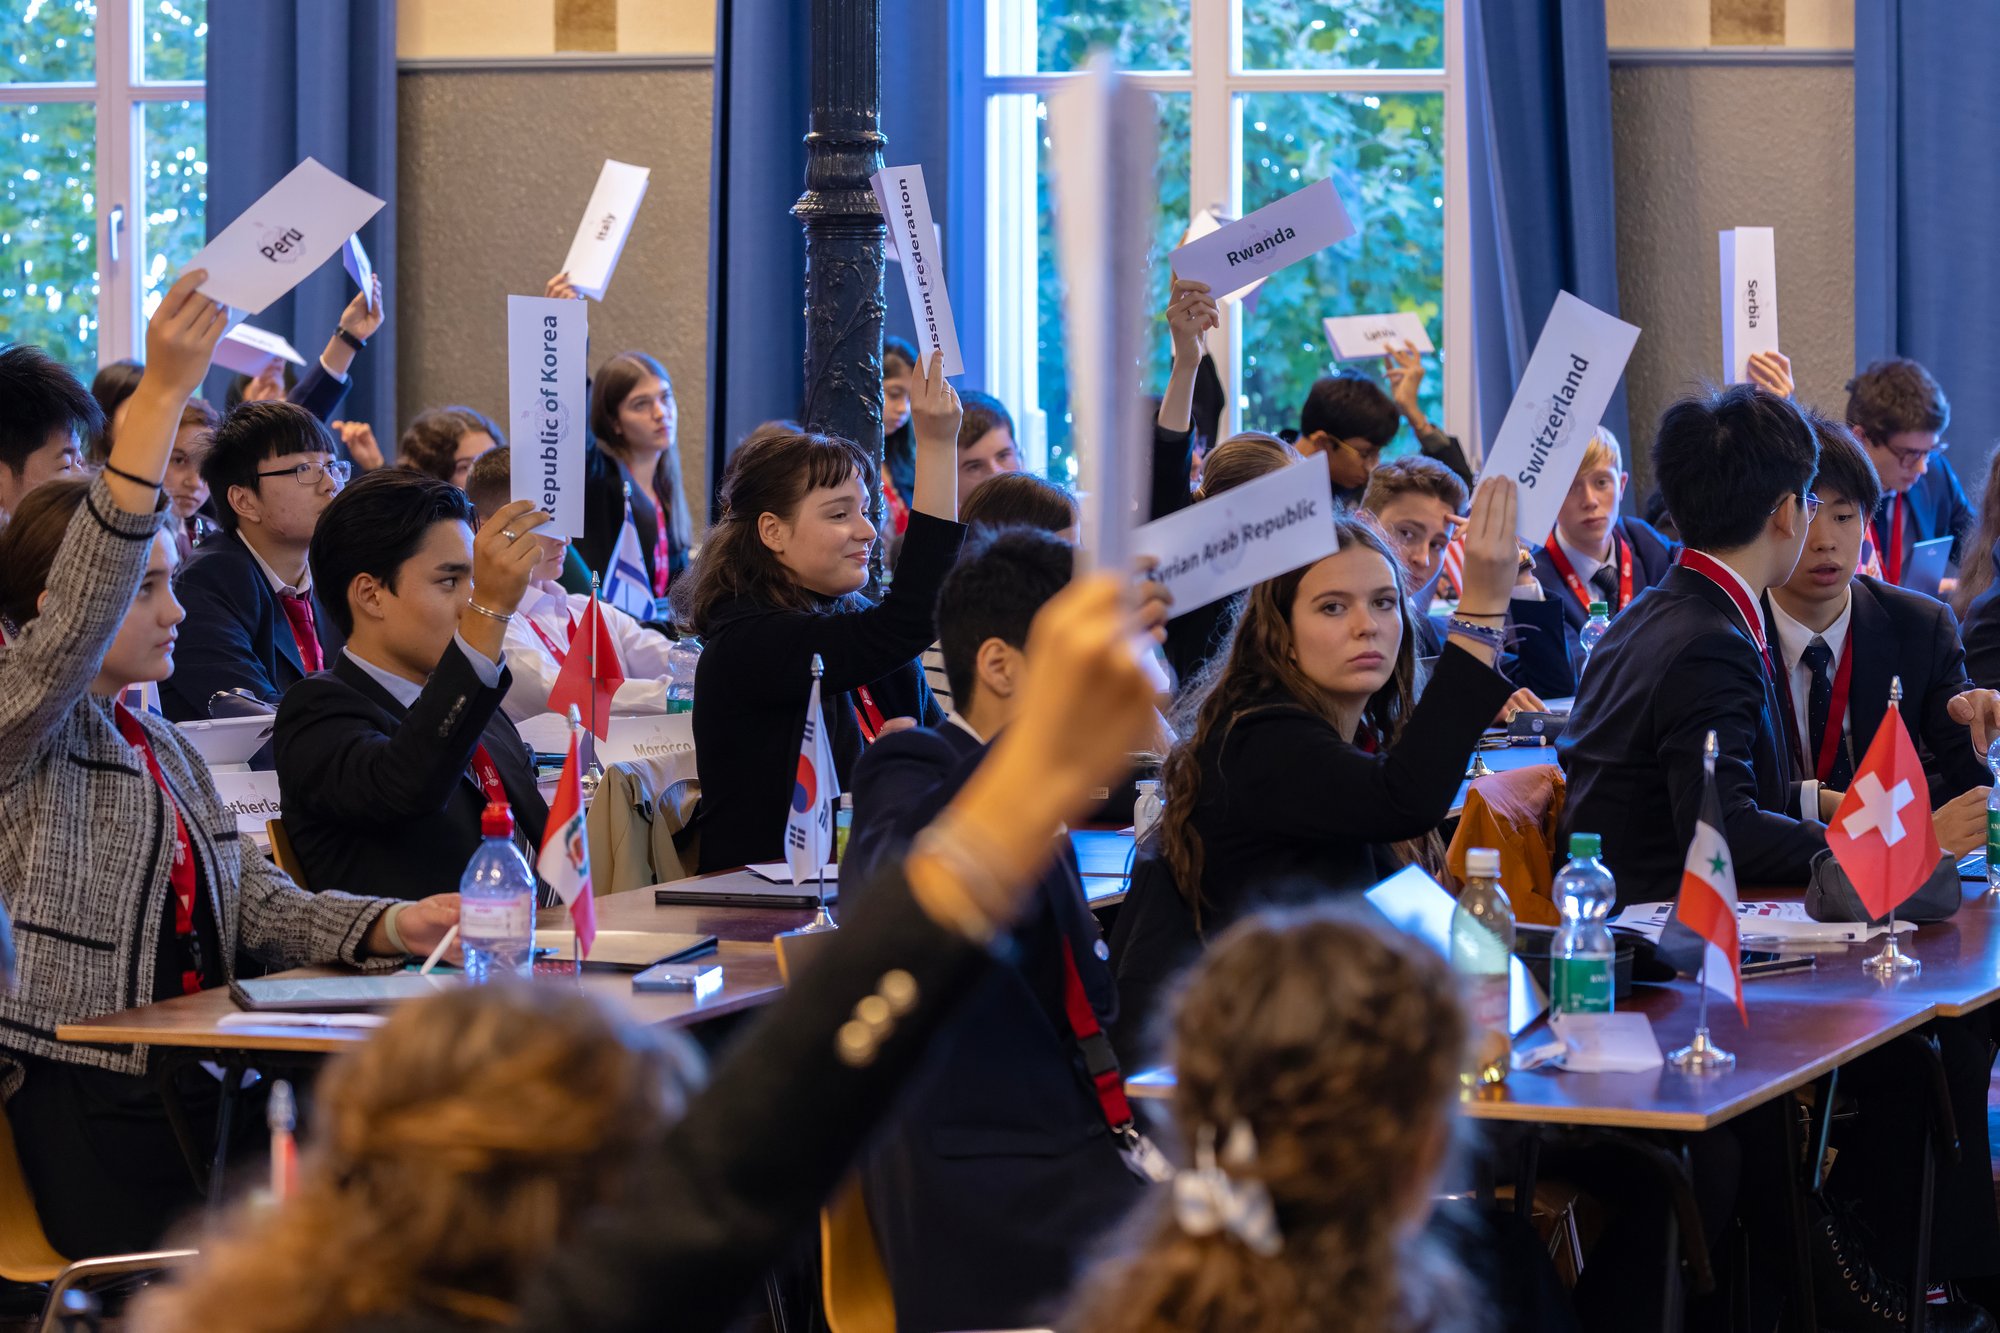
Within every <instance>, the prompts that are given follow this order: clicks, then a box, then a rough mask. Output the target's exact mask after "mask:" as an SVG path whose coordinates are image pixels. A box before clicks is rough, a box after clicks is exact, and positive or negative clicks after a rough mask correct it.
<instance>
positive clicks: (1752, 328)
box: [1718, 227, 1778, 384]
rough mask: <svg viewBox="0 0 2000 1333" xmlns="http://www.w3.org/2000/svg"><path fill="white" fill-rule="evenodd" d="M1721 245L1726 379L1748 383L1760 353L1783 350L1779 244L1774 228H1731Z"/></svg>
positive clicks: (1724, 367)
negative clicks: (1752, 363)
mask: <svg viewBox="0 0 2000 1333" xmlns="http://www.w3.org/2000/svg"><path fill="white" fill-rule="evenodd" d="M1718 234H1719V236H1720V237H1721V240H1722V378H1723V382H1724V383H1727V384H1741V383H1743V382H1744V381H1745V380H1747V379H1749V378H1750V377H1749V375H1748V374H1747V373H1746V372H1745V370H1744V367H1745V366H1746V365H1747V364H1748V363H1749V360H1750V358H1751V357H1752V356H1754V355H1756V354H1757V353H1758V352H1775V351H1777V350H1778V240H1777V233H1776V232H1775V231H1773V230H1772V229H1771V228H1769V227H1731V228H1729V229H1727V230H1726V231H1723V232H1720V233H1718Z"/></svg>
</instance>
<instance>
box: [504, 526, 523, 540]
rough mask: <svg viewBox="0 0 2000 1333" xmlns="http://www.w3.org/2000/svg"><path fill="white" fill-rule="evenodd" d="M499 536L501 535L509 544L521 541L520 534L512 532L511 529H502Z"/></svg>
mask: <svg viewBox="0 0 2000 1333" xmlns="http://www.w3.org/2000/svg"><path fill="white" fill-rule="evenodd" d="M500 535H501V536H502V537H505V538H506V539H507V540H508V541H510V542H517V541H519V540H521V534H520V533H518V532H516V531H514V529H512V528H502V529H500Z"/></svg>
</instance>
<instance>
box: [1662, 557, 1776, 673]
mask: <svg viewBox="0 0 2000 1333" xmlns="http://www.w3.org/2000/svg"><path fill="white" fill-rule="evenodd" d="M1681 568H1683V569H1687V570H1692V571H1693V572H1694V573H1697V574H1699V575H1701V576H1702V577H1703V578H1705V579H1707V580H1708V581H1709V582H1710V583H1713V584H1714V585H1715V586H1716V587H1718V588H1720V589H1722V591H1723V592H1724V593H1726V594H1728V597H1729V600H1730V603H1731V604H1732V605H1734V606H1735V608H1736V610H1737V613H1738V614H1739V615H1741V616H1742V617H1743V627H1744V628H1745V629H1747V630H1749V631H1750V637H1751V638H1752V639H1753V640H1755V641H1756V644H1757V652H1758V654H1759V655H1760V656H1762V657H1763V659H1764V670H1765V672H1766V673H1768V674H1769V675H1771V676H1773V677H1775V676H1776V675H1777V672H1776V671H1774V670H1772V668H1771V645H1770V644H1768V643H1766V642H1765V641H1764V617H1762V616H1760V615H1758V614H1757V605H1756V603H1754V602H1752V601H1751V600H1750V594H1749V593H1747V592H1745V591H1743V584H1742V581H1741V580H1739V579H1738V578H1737V577H1736V575H1735V573H1734V572H1732V571H1731V570H1730V568H1729V567H1728V566H1727V565H1725V564H1723V563H1722V562H1721V561H1720V560H1717V559H1716V558H1715V557H1714V556H1712V555H1707V554H1704V553H1703V552H1701V551H1697V550H1694V549H1693V548H1691V547H1690V548H1686V549H1683V550H1682V551H1681Z"/></svg>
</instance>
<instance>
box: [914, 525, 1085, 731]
mask: <svg viewBox="0 0 2000 1333" xmlns="http://www.w3.org/2000/svg"><path fill="white" fill-rule="evenodd" d="M1075 569H1076V548H1075V547H1073V546H1071V545H1070V544H1069V543H1068V542H1065V541H1063V540H1062V539H1061V538H1059V537H1057V536H1056V535H1055V534H1054V533H1051V532H1043V531H1042V530H1041V529H1039V528H1025V527H1008V528H979V529H976V530H975V531H974V532H973V534H972V535H971V536H970V537H969V538H967V539H966V543H965V549H964V550H963V551H962V552H960V554H959V557H958V563H957V564H955V565H953V566H952V567H951V572H950V573H949V574H947V575H945V579H944V586H943V587H942V588H941V589H939V591H938V604H937V629H938V645H939V647H940V648H941V649H942V650H943V652H944V675H945V680H946V681H947V682H949V683H950V685H951V696H952V698H953V699H954V700H956V701H958V703H959V705H960V707H963V706H964V705H965V704H967V703H969V702H970V701H971V699H972V690H973V685H974V683H975V682H976V681H977V680H978V677H979V645H980V644H982V643H985V642H986V641H987V640H988V639H998V640H1000V641H1001V642H1002V643H1005V644H1008V645H1010V646H1012V647H1015V648H1025V647H1026V646H1027V644H1028V625H1029V623H1030V622H1032V621H1033V620H1034V618H1035V613H1036V612H1037V611H1039V610H1041V609H1042V604H1043V603H1044V602H1046V601H1048V600H1049V598H1051V597H1053V596H1055V595H1056V594H1057V593H1059V592H1061V591H1062V590H1063V586H1064V585H1065V584H1067V583H1068V582H1069V580H1070V576H1071V574H1072V573H1074V572H1075Z"/></svg>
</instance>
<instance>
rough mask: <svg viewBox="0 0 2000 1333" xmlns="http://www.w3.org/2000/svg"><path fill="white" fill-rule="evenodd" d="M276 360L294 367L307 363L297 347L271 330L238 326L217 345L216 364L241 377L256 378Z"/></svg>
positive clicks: (244, 325) (246, 325)
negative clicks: (286, 362) (287, 362)
mask: <svg viewBox="0 0 2000 1333" xmlns="http://www.w3.org/2000/svg"><path fill="white" fill-rule="evenodd" d="M273 361H289V362H291V363H292V364H293V365H295V366H303V365H304V364H305V363H306V359H305V357H303V356H301V355H300V354H299V349H298V348H296V347H294V346H292V345H291V344H290V343H288V342H286V341H285V340H284V339H283V338H281V337H279V336H278V335H277V334H275V333H272V332H271V331H269V330H268V329H260V328H256V327H255V326H253V325H249V324H238V325H237V326H236V327H235V328H233V329H231V330H230V331H229V332H227V333H225V334H223V335H222V340H221V341H220V342H218V343H216V344H215V364H216V365H218V366H221V367H222V368H223V369H225V370H233V371H235V372H236V373H237V374H239V375H249V376H251V377H252V378H255V377H256V376H258V375H261V374H262V373H263V372H264V368H265V367H266V366H268V365H270V364H271V363H272V362H273Z"/></svg>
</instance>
